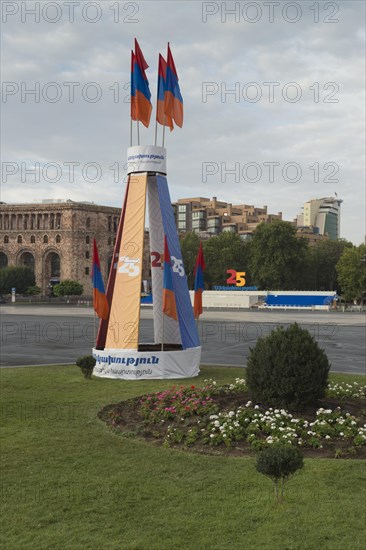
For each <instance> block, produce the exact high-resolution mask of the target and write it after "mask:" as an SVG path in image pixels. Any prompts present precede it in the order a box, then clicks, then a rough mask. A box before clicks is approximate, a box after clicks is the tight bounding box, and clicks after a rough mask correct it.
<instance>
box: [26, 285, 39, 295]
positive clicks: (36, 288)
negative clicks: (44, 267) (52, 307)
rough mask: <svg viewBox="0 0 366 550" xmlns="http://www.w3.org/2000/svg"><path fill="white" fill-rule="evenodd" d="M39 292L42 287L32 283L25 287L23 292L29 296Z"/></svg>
mask: <svg viewBox="0 0 366 550" xmlns="http://www.w3.org/2000/svg"><path fill="white" fill-rule="evenodd" d="M41 292H42V289H41V288H40V287H39V286H37V285H34V286H30V287H29V288H27V290H26V291H25V294H26V295H27V296H29V297H30V298H31V297H32V296H38V294H41Z"/></svg>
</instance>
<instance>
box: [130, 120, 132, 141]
mask: <svg viewBox="0 0 366 550" xmlns="http://www.w3.org/2000/svg"><path fill="white" fill-rule="evenodd" d="M130 147H132V117H131V124H130Z"/></svg>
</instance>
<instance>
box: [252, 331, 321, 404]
mask: <svg viewBox="0 0 366 550" xmlns="http://www.w3.org/2000/svg"><path fill="white" fill-rule="evenodd" d="M329 368H330V364H329V361H328V358H327V356H326V354H325V352H324V351H323V350H322V349H321V348H320V347H319V346H318V344H317V342H316V341H315V340H314V338H313V337H312V336H311V334H310V333H309V332H308V331H307V330H305V329H302V328H300V327H299V326H298V325H297V324H296V323H294V324H293V325H290V326H289V327H288V328H287V329H284V328H283V327H280V328H277V329H276V330H274V331H272V332H271V334H270V335H269V336H267V337H263V338H259V339H258V340H257V343H256V345H255V346H254V348H251V349H250V354H249V358H248V363H247V375H246V380H247V385H248V388H249V391H250V393H251V396H252V398H253V400H254V401H256V402H261V403H265V404H269V405H274V406H280V407H285V408H288V409H299V408H301V407H303V406H304V405H306V404H308V403H310V402H313V401H314V400H317V399H320V398H321V397H324V394H325V390H326V387H327V379H328V372H329Z"/></svg>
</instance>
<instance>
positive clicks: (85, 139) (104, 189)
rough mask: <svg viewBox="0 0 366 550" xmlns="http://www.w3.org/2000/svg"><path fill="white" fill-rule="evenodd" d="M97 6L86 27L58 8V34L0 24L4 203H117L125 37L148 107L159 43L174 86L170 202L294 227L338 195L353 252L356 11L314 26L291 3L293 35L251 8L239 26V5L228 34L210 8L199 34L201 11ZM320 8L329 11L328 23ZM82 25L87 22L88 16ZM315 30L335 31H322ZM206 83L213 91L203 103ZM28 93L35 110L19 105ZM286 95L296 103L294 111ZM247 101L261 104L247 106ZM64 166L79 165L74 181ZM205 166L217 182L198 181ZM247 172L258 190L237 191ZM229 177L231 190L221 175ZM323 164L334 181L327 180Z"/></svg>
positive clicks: (355, 7) (357, 235)
mask: <svg viewBox="0 0 366 550" xmlns="http://www.w3.org/2000/svg"><path fill="white" fill-rule="evenodd" d="M30 4H31V3H30V2H28V3H27V6H28V7H29V6H30ZM40 4H42V3H40ZM84 4H85V3H84ZM84 4H83V6H84ZM97 4H98V5H99V7H100V13H101V17H100V20H99V21H97V22H96V23H90V22H88V21H86V20H85V17H84V18H83V17H82V13H81V8H82V7H81V6H79V7H78V8H75V18H74V22H73V23H70V22H69V15H68V11H67V9H66V7H65V5H66V4H65V3H62V2H60V3H59V6H61V8H62V17H61V19H60V21H58V22H56V23H49V22H48V21H47V20H46V19H47V17H46V18H45V17H42V13H41V14H40V22H39V23H35V22H34V20H32V18H31V17H26V20H25V22H23V23H22V22H21V17H22V15H21V13H18V14H16V15H13V16H9V17H8V21H7V23H5V24H3V67H2V69H3V78H4V80H5V82H8V83H10V84H9V85H8V88H6V90H8V92H9V91H11V90H13V92H14V93H13V95H10V94H9V95H8V96H7V97H6V98H5V96H4V99H3V105H2V106H3V117H2V123H1V124H2V128H1V130H2V135H3V161H4V162H14V163H18V164H19V171H18V172H17V173H16V174H14V176H12V177H11V176H9V177H8V178H7V181H5V182H4V183H3V184H2V200H4V201H6V202H18V201H19V200H20V197H21V199H22V201H33V200H41V199H43V198H52V197H53V198H71V199H74V200H92V201H94V202H96V203H101V204H109V205H120V204H121V202H122V198H123V192H124V181H123V180H124V178H125V171H124V166H125V158H126V149H127V147H128V145H129V131H130V120H129V103H128V99H129V73H130V50H131V48H132V47H133V39H134V37H135V36H136V37H138V39H139V42H140V45H141V47H142V49H143V51H144V54H145V56H146V59H147V61H148V63H149V65H150V69H149V71H148V76H149V80H150V89H151V91H152V94H153V98H155V95H156V69H157V58H158V53H159V51H160V52H162V53H165V49H166V42H167V41H168V40H169V41H170V42H171V46H172V50H173V54H174V57H175V61H176V65H177V70H178V73H179V78H180V84H181V90H182V94H183V97H184V109H185V122H184V127H183V129H182V130H180V129H179V128H178V129H176V130H175V131H174V132H173V133H172V134H170V133H169V131H167V133H166V145H167V149H168V167H169V181H170V191H171V196H172V198H173V199H177V198H179V197H182V196H197V195H201V196H208V197H212V196H213V195H215V196H218V198H220V199H222V200H227V201H229V202H232V203H247V204H254V205H258V206H261V205H263V204H266V205H268V209H269V211H270V212H273V213H276V212H278V211H282V212H283V215H284V218H285V219H288V220H292V219H293V218H294V217H295V216H296V214H297V213H298V212H299V210H300V207H301V206H302V205H303V203H304V202H305V201H306V200H309V199H310V198H314V197H322V196H328V195H333V194H334V192H337V193H338V196H339V197H340V198H344V203H343V205H342V224H341V235H342V237H345V238H348V239H350V240H352V241H354V242H356V243H359V242H361V241H362V240H363V238H364V207H365V205H364V191H363V185H364V168H365V167H364V147H365V143H364V119H365V116H364V115H365V112H364V100H365V98H364V91H363V90H364V65H363V44H364V35H365V33H364V25H363V21H364V12H365V5H364V3H362V2H353V1H350V2H345V1H341V2H337V3H327V4H324V3H315V4H314V6H316V5H318V6H319V13H318V14H316V13H315V11H314V10H315V8H314V7H313V8H312V9H310V8H311V6H312V5H313V4H311V3H304V2H303V3H299V2H298V3H297V4H298V5H299V6H300V8H301V17H300V19H299V21H298V22H297V23H290V22H288V21H286V17H287V18H289V17H290V18H291V17H295V15H296V14H295V11H292V12H291V11H288V12H284V13H285V15H286V13H287V15H286V17H284V15H283V10H284V6H285V4H284V3H281V4H280V6H279V7H278V8H276V10H277V11H275V16H274V21H273V23H270V22H269V12H268V8H265V7H264V5H263V4H261V3H259V2H256V3H254V4H256V5H257V6H260V8H261V10H262V11H261V18H260V19H259V20H258V22H257V23H249V22H248V21H246V20H245V17H244V16H243V13H244V14H246V17H249V18H250V17H251V18H255V17H256V15H255V12H254V8H253V9H252V11H247V12H245V9H246V8H245V5H246V4H248V3H246V2H241V3H238V4H239V5H240V9H241V12H240V14H239V15H240V17H239V18H238V17H237V19H238V21H237V22H236V21H235V17H236V16H235V15H229V14H227V15H226V23H222V19H225V14H224V12H223V11H222V5H224V4H225V3H224V4H222V3H221V2H219V3H215V2H214V3H211V5H212V6H213V7H214V9H215V10H216V7H217V10H218V12H217V13H216V14H214V15H212V16H208V17H207V23H203V15H202V13H203V12H202V10H203V9H204V4H203V3H200V2H189V1H186V2H179V1H178V2H137V3H134V2H132V3H129V4H130V5H131V6H132V7H130V8H128V9H125V8H126V5H125V4H124V3H123V2H119V3H116V2H108V1H104V2H99V3H97ZM234 4H235V3H227V4H226V5H227V7H230V6H231V5H234ZM252 4H253V3H252ZM206 5H207V4H206ZM332 5H337V6H339V10H338V12H337V13H335V10H334V9H333V8H334V6H333V8H332ZM117 6H118V9H119V12H118V13H117V11H116V10H117ZM326 6H327V7H326ZM243 10H244V11H243ZM47 13H48V17H49V18H50V17H54V15H53V14H52V12H51V11H49V12H47ZM87 13H88V16H89V17H93V16H94V15H93V11H92V9H91V8H90V11H88V12H87ZM258 13H260V12H258ZM316 16H318V18H319V22H318V23H316V22H315V21H314V19H316ZM115 17H116V18H117V20H118V22H117V23H115V22H114V19H115ZM327 18H328V19H330V20H334V19H338V20H339V21H338V23H337V22H334V23H326V22H324V21H325V20H326V19H327ZM33 19H34V18H33ZM130 20H136V21H137V20H138V22H135V23H133V22H128V21H130ZM271 82H272V83H279V84H278V85H275V84H273V89H272V91H273V94H274V96H273V98H272V99H273V101H271V100H270V85H269V84H268V83H271ZM51 83H55V84H54V85H53V86H52V84H51ZM71 83H77V84H71ZM204 83H206V86H207V83H213V84H211V86H214V89H215V90H216V93H214V94H212V95H207V97H206V101H204V98H203V89H205V84H204ZM248 83H255V84H252V85H251V86H248ZM266 83H267V84H266ZM291 83H296V85H291ZM5 85H6V84H5ZM32 89H36V95H37V96H38V97H36V96H35V95H34V94H33V95H32V94H31V93H29V92H31V90H32ZM233 90H236V92H234V93H230V91H231V92H233ZM298 90H300V92H301V97H300V98H299V100H298V101H292V99H293V98H294V96H296V93H297V91H298ZM27 92H28V93H27ZM256 92H258V93H260V97H259V99H258V101H257V102H254V101H253V97H255V94H256ZM57 94H61V95H60V98H59V99H58V100H57V101H54V102H53V101H52V98H54V97H55V96H57ZM70 94H71V95H72V94H73V102H71V101H70ZM98 94H99V95H100V97H99V99H98V101H94V98H95V97H96V96H98ZM22 96H23V97H22ZM36 99H37V101H36ZM38 100H39V101H38ZM154 108H155V105H154ZM153 113H154V112H153ZM154 131H155V124H154V123H152V124H151V127H150V128H149V129H148V130H146V129H144V128H141V140H142V142H145V143H152V142H153V140H154ZM159 140H161V128H159ZM37 162H38V163H40V166H41V169H40V181H39V182H37V181H35V178H34V176H32V175H31V174H30V175H25V178H23V179H24V180H25V181H24V182H22V170H21V169H20V165H21V163H23V164H24V165H25V166H26V167H27V168H31V167H34V166H35V163H37ZM70 162H75V163H79V164H78V166H75V167H74V176H75V178H74V179H75V181H73V182H72V181H70V176H69V166H68V165H67V163H70ZM207 162H214V163H216V164H217V166H218V167H219V170H218V172H217V173H216V174H214V175H212V176H210V177H207V178H206V179H205V178H204V177H203V170H204V166H205V165H204V163H207ZM268 162H277V163H279V166H278V167H276V170H275V179H274V181H269V177H268V166H267V165H266V164H265V163H268ZM47 163H56V164H58V165H59V166H60V167H61V177H60V179H59V180H58V181H55V182H54V183H50V182H49V181H47V180H45V178H44V177H43V174H42V167H44V166H45V165H47ZM88 163H96V164H97V165H99V166H100V169H101V177H100V180H99V181H98V182H91V181H90V179H91V176H92V173H93V171H92V167H91V168H90V169H89V172H88V171H87V170H85V166H86V165H88ZM250 163H252V164H253V163H256V164H258V166H259V167H260V169H261V171H262V177H261V178H260V180H259V181H257V182H254V181H248V180H247V179H245V170H246V166H247V165H248V164H250ZM288 163H297V164H298V165H299V166H300V167H301V171H302V174H301V179H300V180H299V181H297V182H292V181H288V178H287V176H286V165H287V164H288ZM332 163H333V164H332ZM237 164H239V167H240V174H241V175H240V178H239V181H237V179H238V178H236V176H235V174H234V175H230V174H229V173H228V172H227V171H228V170H232V169H233V167H234V168H235V166H237ZM334 165H337V166H338V167H339V168H338V171H337V172H336V173H334V174H333V172H335V170H334ZM225 170H226V171H225ZM317 170H318V176H316V171H317ZM243 173H244V176H243ZM50 174H52V170H51V171H50ZM250 174H252V172H250V171H249V175H250ZM289 174H290V175H291V171H290V172H289ZM332 174H333V175H332ZM88 175H89V176H90V177H88ZM86 176H87V177H86ZM286 178H287V179H286ZM337 180H338V181H337Z"/></svg>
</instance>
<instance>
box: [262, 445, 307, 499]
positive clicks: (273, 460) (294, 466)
mask: <svg viewBox="0 0 366 550" xmlns="http://www.w3.org/2000/svg"><path fill="white" fill-rule="evenodd" d="M303 467H304V457H303V454H302V452H301V451H300V449H298V448H297V447H293V446H291V445H284V444H280V443H275V444H273V445H272V447H268V448H266V449H263V451H260V452H259V453H258V455H257V461H256V469H257V472H259V473H260V474H263V475H265V476H267V477H269V478H270V479H272V481H273V482H274V484H275V499H276V501H277V502H278V501H279V500H280V499H281V500H282V499H283V498H284V487H285V483H286V481H288V479H289V478H290V477H291V476H292V475H293V474H294V473H295V472H297V470H301V469H302V468H303ZM280 480H282V484H281V495H280V494H279V492H278V482H279V481H280Z"/></svg>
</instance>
